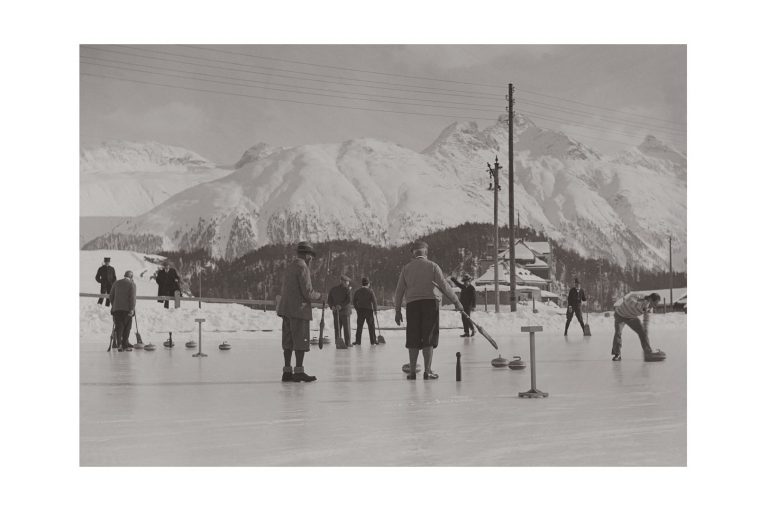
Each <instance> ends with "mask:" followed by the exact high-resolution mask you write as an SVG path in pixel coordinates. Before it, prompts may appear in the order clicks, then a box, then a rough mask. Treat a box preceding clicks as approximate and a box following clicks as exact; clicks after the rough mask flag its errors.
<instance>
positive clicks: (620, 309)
mask: <svg viewBox="0 0 768 512" xmlns="http://www.w3.org/2000/svg"><path fill="white" fill-rule="evenodd" d="M659 301H661V297H659V294H658V293H652V294H650V295H644V294H642V293H628V294H626V295H625V296H624V297H623V298H622V299H621V300H620V301H619V302H617V303H616V305H615V306H614V313H613V319H614V333H613V348H612V349H611V354H613V360H614V361H621V330H622V329H623V328H624V324H627V325H628V326H629V328H630V329H632V330H633V331H635V332H636V333H637V335H638V336H639V337H640V345H641V346H642V347H643V353H644V358H645V360H646V361H661V360H663V359H664V358H665V357H666V354H664V352H662V351H661V350H657V351H655V352H654V351H653V349H651V344H650V342H649V341H648V323H649V321H650V313H651V311H652V310H653V308H654V307H656V306H657V305H658V304H659ZM640 315H643V323H642V324H641V323H640V319H639V318H638V317H639V316H640Z"/></svg>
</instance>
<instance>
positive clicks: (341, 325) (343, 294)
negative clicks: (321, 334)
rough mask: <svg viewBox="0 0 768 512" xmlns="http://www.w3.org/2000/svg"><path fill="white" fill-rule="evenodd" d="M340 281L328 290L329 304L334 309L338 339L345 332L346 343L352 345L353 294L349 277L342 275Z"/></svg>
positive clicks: (334, 324)
mask: <svg viewBox="0 0 768 512" xmlns="http://www.w3.org/2000/svg"><path fill="white" fill-rule="evenodd" d="M339 281H340V283H339V284H337V285H336V286H334V287H333V288H331V289H330V291H329V292H328V306H330V307H331V310H332V311H333V331H334V333H335V335H336V339H337V340H338V339H339V338H341V332H340V331H343V332H344V344H345V345H346V346H348V347H349V346H351V343H350V341H351V339H350V332H349V329H350V328H349V317H350V315H351V314H352V294H351V293H350V286H349V278H348V277H347V276H345V275H342V276H341V278H340V279H339Z"/></svg>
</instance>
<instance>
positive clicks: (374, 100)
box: [85, 62, 501, 113]
mask: <svg viewBox="0 0 768 512" xmlns="http://www.w3.org/2000/svg"><path fill="white" fill-rule="evenodd" d="M85 64H87V65H90V66H97V67H104V68H110V69H118V70H122V71H134V72H137V73H146V74H150V75H158V76H168V77H171V78H181V79H184V80H197V81H201V82H210V83H216V84H222V85H231V86H235V87H247V88H249V89H253V88H254V86H252V85H243V84H237V83H232V82H231V81H227V80H212V79H209V78H198V77H195V76H183V75H178V74H171V73H163V72H160V71H144V70H141V69H132V68H126V67H122V66H112V65H108V64H92V63H89V62H85ZM174 71H175V70H174ZM181 73H187V72H185V71H181ZM192 74H194V73H192ZM235 80H240V79H235ZM257 88H259V89H266V90H270V91H278V92H284V93H291V94H303V95H306V96H321V97H325V98H339V99H347V100H353V101H370V102H373V103H390V104H395V105H403V106H413V107H427V108H437V109H455V110H474V111H478V112H490V113H494V112H496V113H499V112H501V109H498V110H489V109H480V108H472V107H451V106H442V105H427V104H424V103H410V102H402V101H400V102H398V101H389V100H378V99H375V98H353V97H350V96H342V95H339V94H323V93H318V92H302V91H296V90H287V89H282V88H279V87H269V86H258V87H257Z"/></svg>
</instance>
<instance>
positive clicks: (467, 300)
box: [451, 277, 476, 311]
mask: <svg viewBox="0 0 768 512" xmlns="http://www.w3.org/2000/svg"><path fill="white" fill-rule="evenodd" d="M451 281H453V284H455V285H456V286H458V287H459V289H460V290H461V293H460V294H459V302H461V305H462V306H464V309H465V310H466V311H470V310H472V309H474V307H475V300H476V296H475V295H476V294H475V287H474V286H472V285H471V284H464V283H460V282H459V280H458V279H456V278H455V277H452V278H451Z"/></svg>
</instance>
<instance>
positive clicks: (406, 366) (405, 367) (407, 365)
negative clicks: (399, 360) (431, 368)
mask: <svg viewBox="0 0 768 512" xmlns="http://www.w3.org/2000/svg"><path fill="white" fill-rule="evenodd" d="M420 371H421V365H420V364H419V363H416V373H419V372H420ZM403 373H411V363H405V364H404V365H403Z"/></svg>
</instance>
